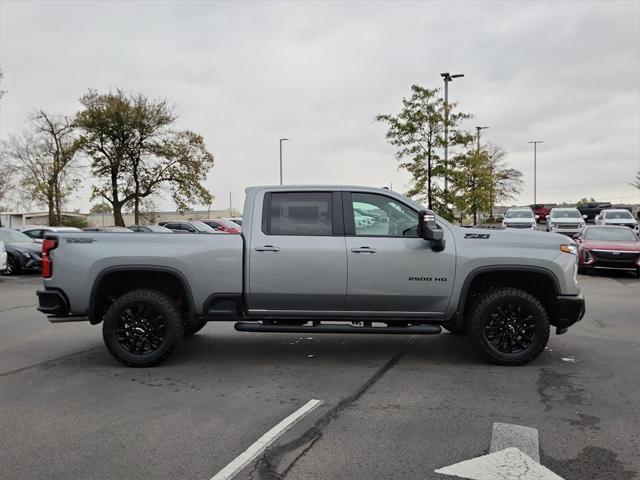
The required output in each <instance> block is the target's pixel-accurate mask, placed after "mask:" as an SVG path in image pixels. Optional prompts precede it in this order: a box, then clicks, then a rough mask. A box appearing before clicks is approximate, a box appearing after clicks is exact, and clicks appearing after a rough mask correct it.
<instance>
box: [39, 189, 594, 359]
mask: <svg viewBox="0 0 640 480" xmlns="http://www.w3.org/2000/svg"><path fill="white" fill-rule="evenodd" d="M358 204H367V205H369V206H370V208H371V209H373V208H377V209H379V210H381V211H383V212H385V214H386V215H387V217H388V219H389V221H388V222H385V223H384V224H381V225H383V226H384V228H382V227H380V225H378V227H379V228H377V229H376V231H375V232H374V233H370V232H369V231H368V230H366V229H359V228H358V226H357V225H356V223H355V221H354V215H353V207H354V205H358ZM244 218H246V219H247V221H246V222H245V223H244V228H243V230H244V232H243V235H242V236H241V235H223V234H220V235H204V236H203V235H179V236H173V235H154V234H149V235H139V234H133V233H132V234H122V235H107V234H102V233H95V234H91V235H89V236H88V237H89V239H95V243H93V242H68V241H65V240H66V238H67V237H68V236H69V235H70V234H65V233H60V234H47V236H46V239H45V242H44V244H43V252H44V255H45V258H46V260H45V265H46V270H45V271H46V274H43V277H44V289H43V290H40V291H38V297H39V310H40V311H41V312H43V313H45V314H48V315H50V316H51V317H50V321H52V322H56V321H68V320H69V315H78V316H81V318H82V316H84V317H85V318H86V320H88V321H89V322H90V323H92V324H98V323H101V322H102V323H103V338H104V341H105V344H106V346H107V349H108V350H109V351H110V352H111V354H112V355H113V356H114V357H115V358H116V359H118V360H119V361H121V362H122V363H124V364H126V365H130V366H135V367H146V366H151V365H156V364H158V363H160V362H162V361H163V360H166V359H167V358H168V357H169V356H170V355H171V353H172V352H173V351H174V350H175V348H176V346H177V345H178V344H179V342H180V341H182V338H183V336H184V335H185V334H187V335H190V334H194V333H195V332H197V331H198V330H200V329H201V328H202V327H203V326H204V325H205V324H206V323H207V322H209V321H211V322H220V321H233V322H237V323H236V324H235V328H236V330H239V331H242V332H290V333H297V334H300V335H316V334H321V333H341V334H437V333H440V332H441V331H442V328H446V329H448V330H450V331H453V332H457V333H465V332H468V333H469V339H470V341H471V343H472V344H473V345H474V346H475V348H477V349H478V351H479V352H480V353H481V354H482V355H484V357H485V358H486V359H487V360H488V361H490V362H494V363H497V364H501V365H522V364H525V363H528V362H530V361H531V360H533V359H534V358H536V357H537V356H538V355H540V353H542V352H543V351H544V349H545V346H546V344H547V341H548V338H549V333H550V325H553V326H555V327H556V333H558V334H562V333H565V332H566V331H567V329H568V328H569V327H570V326H571V325H573V324H574V323H575V322H577V321H578V320H580V319H581V318H582V316H583V314H584V299H583V297H582V295H581V293H580V288H579V285H578V283H577V282H576V278H575V275H576V268H577V253H578V249H577V247H576V245H575V243H574V242H573V241H567V239H566V238H563V237H562V236H561V235H544V234H541V233H540V232H514V231H510V230H491V231H489V230H486V229H468V228H460V227H458V226H455V225H453V224H451V223H449V222H447V221H446V220H444V219H442V218H440V217H438V216H436V215H435V214H434V213H433V212H432V211H430V210H425V209H424V207H422V206H421V205H420V204H418V203H416V202H414V201H412V200H411V199H409V198H406V197H404V196H402V195H400V194H398V193H396V192H392V191H389V190H385V189H378V188H367V187H342V186H324V187H254V188H248V189H247V190H246V200H245V208H244ZM150 236H154V241H153V242H150V241H148V238H149V237H150ZM143 237H145V238H143ZM77 258H82V260H83V275H82V278H80V279H79V278H78V270H77V263H76V261H75V259H77ZM266 361H268V360H266Z"/></svg>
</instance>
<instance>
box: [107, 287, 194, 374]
mask: <svg viewBox="0 0 640 480" xmlns="http://www.w3.org/2000/svg"><path fill="white" fill-rule="evenodd" d="M142 306H145V307H150V308H151V309H152V310H153V311H155V312H157V313H159V314H160V315H161V317H162V322H163V323H164V330H163V335H164V338H163V340H162V342H161V343H160V345H159V346H158V347H157V348H156V349H154V350H153V351H151V352H148V353H143V354H135V353H131V352H130V351H128V350H127V349H126V348H125V347H124V346H123V345H122V344H121V342H120V341H119V340H118V336H117V332H116V329H117V327H118V323H119V322H121V316H122V315H123V314H124V313H125V312H126V311H127V309H132V308H136V307H142ZM183 334H184V326H183V323H182V316H181V315H180V310H179V309H178V305H177V304H176V303H175V302H174V301H173V300H172V299H171V298H170V297H169V296H167V295H165V294H164V293H161V292H158V291H156V290H150V289H139V290H133V291H131V292H128V293H125V294H124V295H122V296H121V297H119V298H118V299H117V300H116V301H115V302H113V303H112V304H111V306H110V307H109V309H108V310H107V312H106V313H105V315H104V317H103V325H102V338H103V340H104V343H105V345H106V346H107V349H108V350H109V352H110V353H111V355H113V356H114V357H115V358H116V359H117V360H118V361H120V362H122V363H124V364H125V365H128V366H130V367H152V366H154V365H158V364H159V363H161V362H163V361H164V360H166V359H167V358H168V357H169V356H170V355H171V353H173V351H174V350H175V348H176V346H177V345H178V343H179V342H180V340H182V337H183Z"/></svg>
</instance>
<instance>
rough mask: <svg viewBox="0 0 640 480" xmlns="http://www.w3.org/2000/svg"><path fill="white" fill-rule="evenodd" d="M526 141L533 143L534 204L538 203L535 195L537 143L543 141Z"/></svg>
mask: <svg viewBox="0 0 640 480" xmlns="http://www.w3.org/2000/svg"><path fill="white" fill-rule="evenodd" d="M528 143H533V204H534V205H536V204H537V203H538V201H537V196H536V188H537V185H536V183H537V181H536V174H537V164H538V158H537V156H538V144H539V143H544V142H543V141H542V140H532V141H530V142H528Z"/></svg>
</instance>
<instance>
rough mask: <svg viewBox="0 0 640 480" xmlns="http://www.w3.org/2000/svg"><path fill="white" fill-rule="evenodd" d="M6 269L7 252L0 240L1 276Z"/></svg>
mask: <svg viewBox="0 0 640 480" xmlns="http://www.w3.org/2000/svg"><path fill="white" fill-rule="evenodd" d="M6 268H7V251H6V250H5V248H4V242H3V241H2V240H0V275H2V274H3V273H4V271H5V269H6Z"/></svg>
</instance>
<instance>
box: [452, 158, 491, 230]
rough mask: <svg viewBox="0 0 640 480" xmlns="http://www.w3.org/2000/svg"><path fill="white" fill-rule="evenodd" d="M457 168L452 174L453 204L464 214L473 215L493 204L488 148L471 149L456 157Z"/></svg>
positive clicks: (476, 217)
mask: <svg viewBox="0 0 640 480" xmlns="http://www.w3.org/2000/svg"><path fill="white" fill-rule="evenodd" d="M455 165H456V168H455V169H454V170H453V172H452V175H451V191H452V193H453V195H454V197H453V202H452V203H453V204H454V205H455V206H456V208H457V209H458V211H460V212H461V213H463V214H469V215H473V223H474V224H476V223H477V222H478V212H480V211H483V210H488V209H489V208H490V206H491V189H492V177H491V162H490V158H489V155H488V153H487V151H486V150H476V149H473V150H470V151H468V152H466V153H464V154H460V155H457V156H456V158H455Z"/></svg>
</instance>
